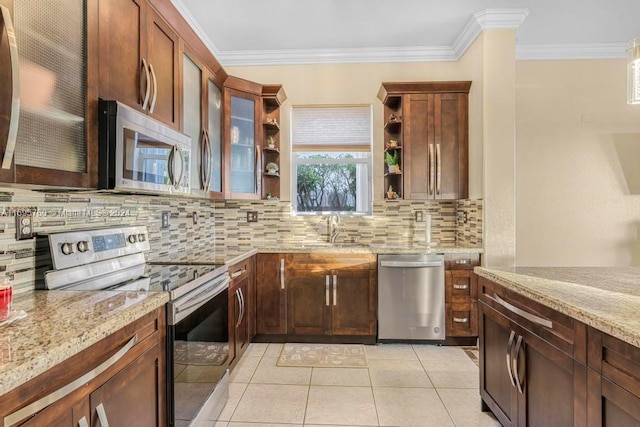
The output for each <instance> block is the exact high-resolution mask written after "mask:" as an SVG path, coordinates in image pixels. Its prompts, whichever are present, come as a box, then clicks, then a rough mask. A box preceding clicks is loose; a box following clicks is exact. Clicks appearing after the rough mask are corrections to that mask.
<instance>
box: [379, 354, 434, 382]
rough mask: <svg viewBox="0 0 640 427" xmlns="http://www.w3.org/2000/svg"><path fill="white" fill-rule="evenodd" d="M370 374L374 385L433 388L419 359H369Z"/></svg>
mask: <svg viewBox="0 0 640 427" xmlns="http://www.w3.org/2000/svg"><path fill="white" fill-rule="evenodd" d="M369 374H370V375H371V384H372V385H373V387H426V388H433V385H432V384H431V381H430V380H429V377H428V376H427V373H426V372H425V371H424V369H423V367H422V364H421V363H420V362H419V361H418V360H393V359H378V360H375V359H374V360H369Z"/></svg>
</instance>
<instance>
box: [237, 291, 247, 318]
mask: <svg viewBox="0 0 640 427" xmlns="http://www.w3.org/2000/svg"><path fill="white" fill-rule="evenodd" d="M238 292H240V294H239V296H240V322H239V323H238V324H240V323H242V321H243V320H244V311H245V304H244V293H243V292H242V288H239V289H238Z"/></svg>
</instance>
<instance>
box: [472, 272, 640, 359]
mask: <svg viewBox="0 0 640 427" xmlns="http://www.w3.org/2000/svg"><path fill="white" fill-rule="evenodd" d="M474 271H475V272H476V273H477V274H478V275H480V276H482V277H485V278H487V279H489V280H492V281H494V282H496V283H498V284H500V285H503V286H504V287H506V288H508V289H511V290H513V291H515V292H517V293H519V294H521V295H524V296H526V297H528V298H531V299H533V300H535V301H537V302H539V303H541V304H544V305H546V306H548V307H550V308H553V309H554V310H557V311H559V312H561V313H563V314H566V315H568V316H570V317H572V318H574V319H576V320H579V321H581V322H583V323H586V324H587V325H590V326H593V327H594V328H596V329H598V330H600V331H602V332H605V333H607V334H609V335H612V336H614V337H616V338H618V339H620V340H622V341H625V342H627V343H629V344H632V345H634V346H636V347H640V316H639V315H638V313H639V312H640V267H549V268H545V267H509V268H485V267H476V268H475V269H474Z"/></svg>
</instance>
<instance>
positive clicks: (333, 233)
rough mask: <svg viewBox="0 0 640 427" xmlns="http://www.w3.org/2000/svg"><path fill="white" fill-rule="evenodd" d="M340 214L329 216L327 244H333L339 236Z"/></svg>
mask: <svg viewBox="0 0 640 427" xmlns="http://www.w3.org/2000/svg"><path fill="white" fill-rule="evenodd" d="M339 225H340V212H332V213H331V215H330V216H329V243H335V242H336V239H337V238H338V236H339V235H340V229H339V228H338V226H339Z"/></svg>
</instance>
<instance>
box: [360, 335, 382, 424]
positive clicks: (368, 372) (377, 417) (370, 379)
mask: <svg viewBox="0 0 640 427" xmlns="http://www.w3.org/2000/svg"><path fill="white" fill-rule="evenodd" d="M364 356H365V358H366V360H367V374H368V375H369V387H371V396H372V397H373V407H374V408H375V409H376V421H377V423H378V425H381V424H380V414H379V412H378V403H377V401H376V394H375V392H374V391H373V379H372V378H371V366H369V357H368V356H367V349H366V347H365V350H364Z"/></svg>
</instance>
